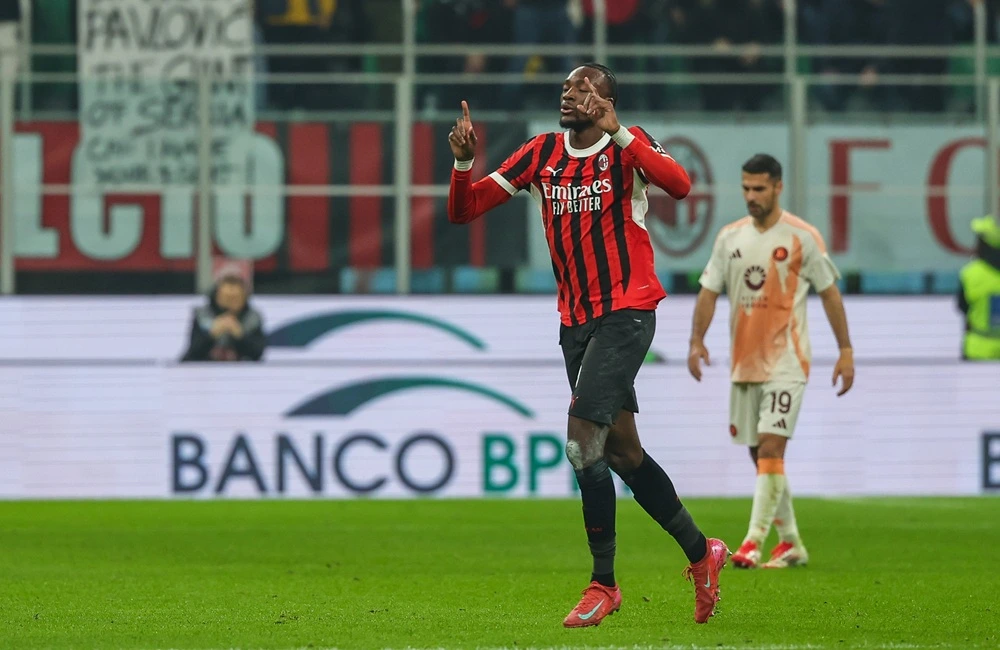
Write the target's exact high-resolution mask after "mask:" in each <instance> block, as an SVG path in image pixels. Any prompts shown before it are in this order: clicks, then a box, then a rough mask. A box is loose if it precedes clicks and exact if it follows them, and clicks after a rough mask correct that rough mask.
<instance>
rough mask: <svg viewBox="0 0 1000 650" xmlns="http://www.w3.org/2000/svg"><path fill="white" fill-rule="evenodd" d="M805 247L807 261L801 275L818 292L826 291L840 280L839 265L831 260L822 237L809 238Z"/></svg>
mask: <svg viewBox="0 0 1000 650" xmlns="http://www.w3.org/2000/svg"><path fill="white" fill-rule="evenodd" d="M806 242H807V243H806V244H805V245H804V246H803V248H804V251H803V252H804V253H805V259H804V260H803V262H802V272H801V275H802V277H804V278H805V279H806V280H807V281H808V282H809V284H811V285H812V286H813V288H814V289H815V290H816V291H817V293H818V292H822V291H826V290H827V289H829V288H830V286H831V285H832V284H833V283H834V282H836V281H837V280H839V279H840V271H839V270H837V265H836V264H834V263H833V260H832V259H830V255H829V253H827V251H826V244H824V243H823V239H822V237H820V235H818V234H817V235H816V236H815V237H807V238H806Z"/></svg>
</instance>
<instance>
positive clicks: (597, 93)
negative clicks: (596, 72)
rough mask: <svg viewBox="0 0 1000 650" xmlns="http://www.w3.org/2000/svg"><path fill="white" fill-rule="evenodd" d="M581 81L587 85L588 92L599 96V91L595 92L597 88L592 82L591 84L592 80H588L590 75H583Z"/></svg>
mask: <svg viewBox="0 0 1000 650" xmlns="http://www.w3.org/2000/svg"><path fill="white" fill-rule="evenodd" d="M583 83H585V84H586V85H587V90H589V91H590V92H592V93H594V94H595V95H597V96H598V97H600V96H601V93H599V92H597V88H594V84H593V82H591V81H590V77H584V78H583Z"/></svg>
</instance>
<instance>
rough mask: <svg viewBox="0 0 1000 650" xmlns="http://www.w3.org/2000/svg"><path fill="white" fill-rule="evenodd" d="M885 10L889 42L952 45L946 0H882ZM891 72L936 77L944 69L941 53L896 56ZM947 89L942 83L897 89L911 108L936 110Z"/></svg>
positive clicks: (945, 95)
mask: <svg viewBox="0 0 1000 650" xmlns="http://www.w3.org/2000/svg"><path fill="white" fill-rule="evenodd" d="M886 2H887V8H888V11H889V42H890V43H892V44H893V45H924V46H927V45H933V46H939V47H944V46H948V45H951V44H952V42H953V41H952V37H953V35H952V31H951V29H949V25H950V24H951V16H950V13H951V9H950V6H949V5H950V4H951V3H950V2H948V1H947V0H886ZM892 71H893V72H894V73H895V74H905V75H932V76H940V75H943V74H945V73H946V72H947V71H948V59H947V58H945V57H943V56H934V57H920V58H915V57H910V58H902V59H898V60H897V61H896V62H895V63H894V64H893V66H892ZM947 91H948V88H947V87H946V86H944V85H942V84H930V83H922V84H910V85H906V86H900V87H899V89H898V90H897V93H898V95H900V96H901V97H902V98H903V100H904V103H905V106H906V107H907V108H908V109H909V110H911V111H917V112H923V113H940V112H941V111H943V110H944V108H945V98H946V97H947Z"/></svg>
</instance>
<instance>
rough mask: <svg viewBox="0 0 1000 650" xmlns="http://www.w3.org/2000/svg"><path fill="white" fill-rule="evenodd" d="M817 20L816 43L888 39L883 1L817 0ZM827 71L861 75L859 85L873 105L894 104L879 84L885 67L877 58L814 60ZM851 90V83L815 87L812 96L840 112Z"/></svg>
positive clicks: (876, 42)
mask: <svg viewBox="0 0 1000 650" xmlns="http://www.w3.org/2000/svg"><path fill="white" fill-rule="evenodd" d="M814 5H816V6H818V9H817V10H818V19H817V21H816V23H815V24H814V26H813V31H812V33H811V37H813V38H816V39H817V40H816V42H817V43H818V44H819V45H886V44H888V42H889V15H888V12H887V8H886V0H817V2H815V3H814ZM816 65H817V67H818V68H819V71H820V72H822V73H826V74H854V75H861V83H860V87H861V88H862V89H863V90H864V91H865V95H866V96H867V98H868V99H869V100H871V102H872V105H873V106H874V107H875V108H879V109H882V110H886V109H890V108H892V107H893V103H892V101H891V97H890V93H889V92H888V89H887V88H886V87H884V86H880V85H878V78H879V71H880V70H881V69H883V68H884V67H885V63H884V61H883V60H880V59H879V58H877V57H856V58H855V57H850V58H848V57H827V58H820V59H819V60H818V61H817V62H816ZM853 92H854V89H853V87H852V86H850V85H844V84H829V85H825V86H817V87H816V90H815V95H816V97H817V99H819V101H820V104H821V105H822V106H823V108H825V109H826V110H828V111H838V112H839V111H843V110H844V109H845V108H846V107H847V103H848V101H849V100H850V98H851V96H852V94H853Z"/></svg>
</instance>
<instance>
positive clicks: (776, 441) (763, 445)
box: [754, 435, 786, 462]
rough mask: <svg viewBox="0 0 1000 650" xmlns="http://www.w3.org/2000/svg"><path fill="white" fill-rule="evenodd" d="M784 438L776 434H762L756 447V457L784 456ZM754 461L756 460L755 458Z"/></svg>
mask: <svg viewBox="0 0 1000 650" xmlns="http://www.w3.org/2000/svg"><path fill="white" fill-rule="evenodd" d="M785 442H786V438H782V437H781V436H776V435H763V436H761V439H760V446H759V447H757V458H784V457H785ZM754 462H757V461H756V460H755V461H754Z"/></svg>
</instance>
